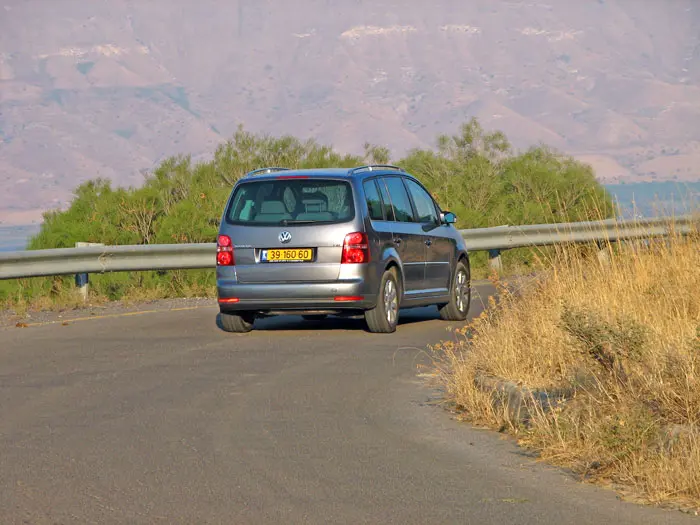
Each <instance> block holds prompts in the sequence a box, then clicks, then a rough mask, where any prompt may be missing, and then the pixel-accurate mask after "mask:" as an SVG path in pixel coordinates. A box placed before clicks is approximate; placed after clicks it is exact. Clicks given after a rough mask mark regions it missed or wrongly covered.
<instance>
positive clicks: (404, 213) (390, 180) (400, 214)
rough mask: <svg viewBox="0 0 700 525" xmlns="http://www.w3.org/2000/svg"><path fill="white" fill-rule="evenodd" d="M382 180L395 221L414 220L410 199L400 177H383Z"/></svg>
mask: <svg viewBox="0 0 700 525" xmlns="http://www.w3.org/2000/svg"><path fill="white" fill-rule="evenodd" d="M384 182H386V187H387V190H388V191H389V197H390V198H391V207H392V208H393V209H394V216H395V217H396V221H397V222H415V218H414V216H413V208H412V207H411V201H410V199H409V198H408V193H407V192H406V188H405V187H404V185H403V182H401V179H400V178H399V177H385V178H384Z"/></svg>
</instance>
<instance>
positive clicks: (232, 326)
mask: <svg viewBox="0 0 700 525" xmlns="http://www.w3.org/2000/svg"><path fill="white" fill-rule="evenodd" d="M219 320H220V322H221V328H222V329H223V330H224V331H225V332H234V333H247V332H250V331H251V330H252V329H253V323H254V322H255V316H254V315H253V314H249V313H244V312H241V313H240V314H239V315H236V314H225V313H220V314H219Z"/></svg>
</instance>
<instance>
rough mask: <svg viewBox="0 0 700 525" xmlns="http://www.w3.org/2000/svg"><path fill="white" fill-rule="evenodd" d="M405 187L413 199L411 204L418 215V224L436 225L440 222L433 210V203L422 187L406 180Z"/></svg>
mask: <svg viewBox="0 0 700 525" xmlns="http://www.w3.org/2000/svg"><path fill="white" fill-rule="evenodd" d="M406 186H407V187H408V191H409V193H410V194H411V197H412V198H413V204H414V205H415V206H416V212H417V214H418V222H421V223H423V224H438V223H439V222H440V220H439V218H438V214H437V209H436V208H435V201H433V198H432V197H431V196H430V195H429V194H428V192H427V191H425V189H423V187H422V186H421V185H420V184H418V183H417V182H416V181H413V180H411V179H406Z"/></svg>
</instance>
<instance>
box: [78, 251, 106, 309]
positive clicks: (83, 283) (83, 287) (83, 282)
mask: <svg viewBox="0 0 700 525" xmlns="http://www.w3.org/2000/svg"><path fill="white" fill-rule="evenodd" d="M86 246H104V244H102V243H99V242H76V243H75V247H76V248H85V247H86ZM89 284H90V277H89V275H88V274H87V273H76V274H75V286H77V287H78V293H80V296H81V297H82V299H83V302H84V303H86V302H87V300H88V286H89Z"/></svg>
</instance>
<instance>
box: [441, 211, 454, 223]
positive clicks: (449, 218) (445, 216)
mask: <svg viewBox="0 0 700 525" xmlns="http://www.w3.org/2000/svg"><path fill="white" fill-rule="evenodd" d="M440 219H441V220H442V222H443V223H445V224H454V223H456V222H457V216H456V215H455V214H454V213H452V212H451V211H445V212H442V213H441V214H440Z"/></svg>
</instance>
